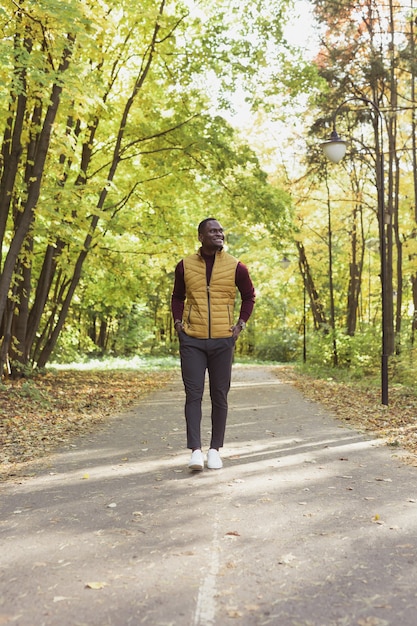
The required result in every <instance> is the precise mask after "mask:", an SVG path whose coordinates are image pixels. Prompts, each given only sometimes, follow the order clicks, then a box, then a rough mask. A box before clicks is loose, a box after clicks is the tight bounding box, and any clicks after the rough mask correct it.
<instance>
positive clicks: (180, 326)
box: [171, 217, 255, 470]
mask: <svg viewBox="0 0 417 626" xmlns="http://www.w3.org/2000/svg"><path fill="white" fill-rule="evenodd" d="M198 239H199V241H200V243H201V247H200V249H199V250H198V252H197V253H196V254H192V255H191V256H189V257H186V258H185V259H183V260H182V261H180V262H179V263H178V265H177V266H176V269H175V283H174V290H173V293H172V301H171V309H172V315H173V318H174V326H175V330H176V331H177V333H178V337H179V342H180V357H181V372H182V379H183V382H184V389H185V419H186V426H187V447H188V448H190V449H191V450H192V454H191V459H190V462H189V464H188V467H189V468H190V469H191V470H202V469H203V468H204V458H203V453H202V451H201V418H202V412H201V403H202V399H203V392H204V380H205V373H206V370H207V371H208V375H209V386H210V398H211V407H212V408H211V424H212V432H211V441H210V448H209V451H208V454H207V467H208V468H209V469H220V468H221V467H223V462H222V460H221V457H220V454H219V449H220V448H221V447H222V446H223V441H224V433H225V429H226V419H227V408H228V406H227V396H228V393H229V389H230V380H231V373H232V362H233V353H234V348H235V342H236V340H237V338H238V337H239V335H240V333H241V332H242V330H243V329H244V328H245V325H246V322H247V321H248V319H249V317H250V315H251V313H252V311H253V307H254V303H255V290H254V287H253V284H252V280H251V278H250V276H249V272H248V270H247V268H246V266H245V265H243V263H241V262H240V261H238V260H237V259H235V258H234V257H233V256H231V255H230V254H228V253H227V252H225V251H224V250H223V244H224V232H223V228H222V227H221V225H220V224H219V222H218V221H217V220H216V219H214V218H212V217H209V218H207V219H205V220H203V221H202V222H201V223H200V224H199V226H198ZM236 287H237V289H238V290H239V292H240V295H241V306H240V313H239V319H238V320H237V322H236V323H234V303H235V297H236Z"/></svg>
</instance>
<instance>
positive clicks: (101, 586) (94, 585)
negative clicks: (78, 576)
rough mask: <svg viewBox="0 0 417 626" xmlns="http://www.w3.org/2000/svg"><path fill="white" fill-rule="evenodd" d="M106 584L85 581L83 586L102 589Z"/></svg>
mask: <svg viewBox="0 0 417 626" xmlns="http://www.w3.org/2000/svg"><path fill="white" fill-rule="evenodd" d="M106 585H107V583H99V582H94V583H85V586H86V587H87V588H88V589H103V587H105V586H106Z"/></svg>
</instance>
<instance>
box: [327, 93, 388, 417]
mask: <svg viewBox="0 0 417 626" xmlns="http://www.w3.org/2000/svg"><path fill="white" fill-rule="evenodd" d="M354 100H359V101H361V102H364V103H365V104H368V105H371V106H372V108H373V109H374V111H375V113H376V114H377V116H378V121H379V123H380V139H379V142H378V143H379V145H377V146H376V184H377V190H378V222H379V246H380V257H381V305H382V347H381V403H382V404H385V405H388V328H387V322H388V301H387V277H388V271H387V269H388V268H387V240H386V232H385V190H384V149H383V127H382V122H383V118H382V113H381V111H380V109H379V107H378V106H377V104H375V102H373V101H372V100H368V98H361V97H354V98H348V99H347V100H345V101H344V102H342V104H340V105H339V106H338V107H337V109H336V111H335V112H334V115H333V131H332V134H331V136H330V139H329V140H328V141H325V142H323V143H322V144H321V146H322V148H323V151H324V154H325V155H326V157H327V158H328V159H329V160H330V161H332V163H339V161H341V160H342V159H343V157H344V156H345V154H346V141H343V139H341V138H340V137H339V135H338V134H337V132H336V116H337V114H338V113H339V111H340V109H341V108H342V107H343V106H344V105H345V104H347V103H348V102H352V101H354Z"/></svg>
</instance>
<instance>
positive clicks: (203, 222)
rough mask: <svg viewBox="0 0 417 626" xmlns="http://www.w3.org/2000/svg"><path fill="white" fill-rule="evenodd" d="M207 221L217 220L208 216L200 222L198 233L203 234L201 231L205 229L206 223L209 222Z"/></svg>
mask: <svg viewBox="0 0 417 626" xmlns="http://www.w3.org/2000/svg"><path fill="white" fill-rule="evenodd" d="M207 222H217V220H216V218H215V217H206V219H205V220H203V221H202V222H200V223H199V225H198V234H199V235H201V233H202V232H203V230H204V227H205V225H206V224H207Z"/></svg>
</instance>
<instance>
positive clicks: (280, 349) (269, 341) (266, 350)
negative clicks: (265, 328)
mask: <svg viewBox="0 0 417 626" xmlns="http://www.w3.org/2000/svg"><path fill="white" fill-rule="evenodd" d="M299 349H300V337H299V335H298V334H297V333H294V332H293V331H290V330H288V329H286V330H285V332H283V331H275V332H272V333H265V334H263V335H262V336H261V337H260V338H258V339H257V341H256V345H255V349H254V352H253V356H254V358H255V359H258V360H260V361H274V362H279V363H289V362H292V361H294V360H295V359H296V356H297V353H298V352H299Z"/></svg>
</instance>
